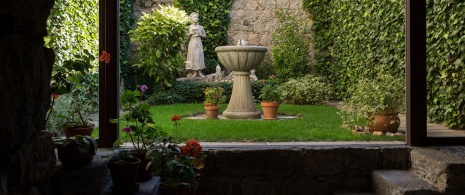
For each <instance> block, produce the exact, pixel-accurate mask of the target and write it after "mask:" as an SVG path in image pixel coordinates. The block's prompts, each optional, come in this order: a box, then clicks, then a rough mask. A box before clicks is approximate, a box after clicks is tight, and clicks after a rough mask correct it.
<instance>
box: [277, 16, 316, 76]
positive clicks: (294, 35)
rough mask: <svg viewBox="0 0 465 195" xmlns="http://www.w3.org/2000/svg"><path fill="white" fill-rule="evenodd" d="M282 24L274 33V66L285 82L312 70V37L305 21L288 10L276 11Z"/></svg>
mask: <svg viewBox="0 0 465 195" xmlns="http://www.w3.org/2000/svg"><path fill="white" fill-rule="evenodd" d="M275 14H276V16H277V17H278V20H279V22H280V26H279V27H278V28H277V29H276V32H275V33H273V36H272V40H273V44H274V46H273V48H272V51H273V57H274V61H273V66H274V68H275V72H276V77H277V79H278V80H279V81H281V82H283V81H286V80H288V79H290V78H298V77H303V76H304V75H306V74H309V73H310V72H311V69H310V66H309V62H310V59H311V58H310V53H309V52H310V37H309V36H308V35H307V34H306V32H305V29H306V26H307V25H305V24H304V21H302V20H300V19H298V16H296V14H291V13H289V12H288V11H282V10H279V9H278V10H277V11H276V12H275Z"/></svg>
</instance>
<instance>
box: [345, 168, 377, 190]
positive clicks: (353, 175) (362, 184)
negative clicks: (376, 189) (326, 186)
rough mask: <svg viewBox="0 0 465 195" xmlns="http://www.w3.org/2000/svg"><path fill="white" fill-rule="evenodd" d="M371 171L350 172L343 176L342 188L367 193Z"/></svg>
mask: <svg viewBox="0 0 465 195" xmlns="http://www.w3.org/2000/svg"><path fill="white" fill-rule="evenodd" d="M370 173H371V170H366V171H358V170H350V171H347V172H346V173H345V174H344V177H343V187H342V189H344V190H358V191H368V190H370V187H371V177H370Z"/></svg>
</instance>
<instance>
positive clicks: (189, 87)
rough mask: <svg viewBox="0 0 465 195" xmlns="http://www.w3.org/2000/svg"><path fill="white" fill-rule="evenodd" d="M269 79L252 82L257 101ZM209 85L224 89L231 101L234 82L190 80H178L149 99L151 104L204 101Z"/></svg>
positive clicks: (227, 98) (227, 99) (227, 100)
mask: <svg viewBox="0 0 465 195" xmlns="http://www.w3.org/2000/svg"><path fill="white" fill-rule="evenodd" d="M267 82H268V81H264V82H262V81H252V82H251V83H250V85H251V88H252V95H253V96H254V97H255V101H256V102H259V99H258V97H259V96H260V94H261V90H262V88H263V87H264V86H265V85H266V83H267ZM207 86H210V87H211V86H217V87H222V88H223V89H224V92H223V96H225V101H226V102H229V99H230V98H231V94H232V86H233V84H232V83H230V82H217V83H216V82H215V83H207V82H190V81H176V82H174V83H173V84H172V85H171V87H166V88H164V89H160V90H157V92H156V93H154V94H153V95H151V96H150V98H149V99H148V101H149V104H151V105H161V104H181V103H203V102H204V101H205V93H204V92H205V88H206V87H207Z"/></svg>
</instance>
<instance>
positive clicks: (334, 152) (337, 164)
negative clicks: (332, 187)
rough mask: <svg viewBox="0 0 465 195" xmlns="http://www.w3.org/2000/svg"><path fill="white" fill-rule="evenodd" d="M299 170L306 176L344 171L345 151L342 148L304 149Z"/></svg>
mask: <svg viewBox="0 0 465 195" xmlns="http://www.w3.org/2000/svg"><path fill="white" fill-rule="evenodd" d="M299 170H301V172H302V173H303V174H304V175H306V176H327V175H335V174H338V173H342V171H343V170H344V151H343V149H341V148H327V149H307V150H303V151H302V153H301V164H300V169H299Z"/></svg>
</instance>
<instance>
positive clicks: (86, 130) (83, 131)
mask: <svg viewBox="0 0 465 195" xmlns="http://www.w3.org/2000/svg"><path fill="white" fill-rule="evenodd" d="M94 127H95V126H89V127H82V128H63V129H62V130H63V134H65V137H66V138H70V137H73V136H75V135H88V136H91V135H92V132H94Z"/></svg>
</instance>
